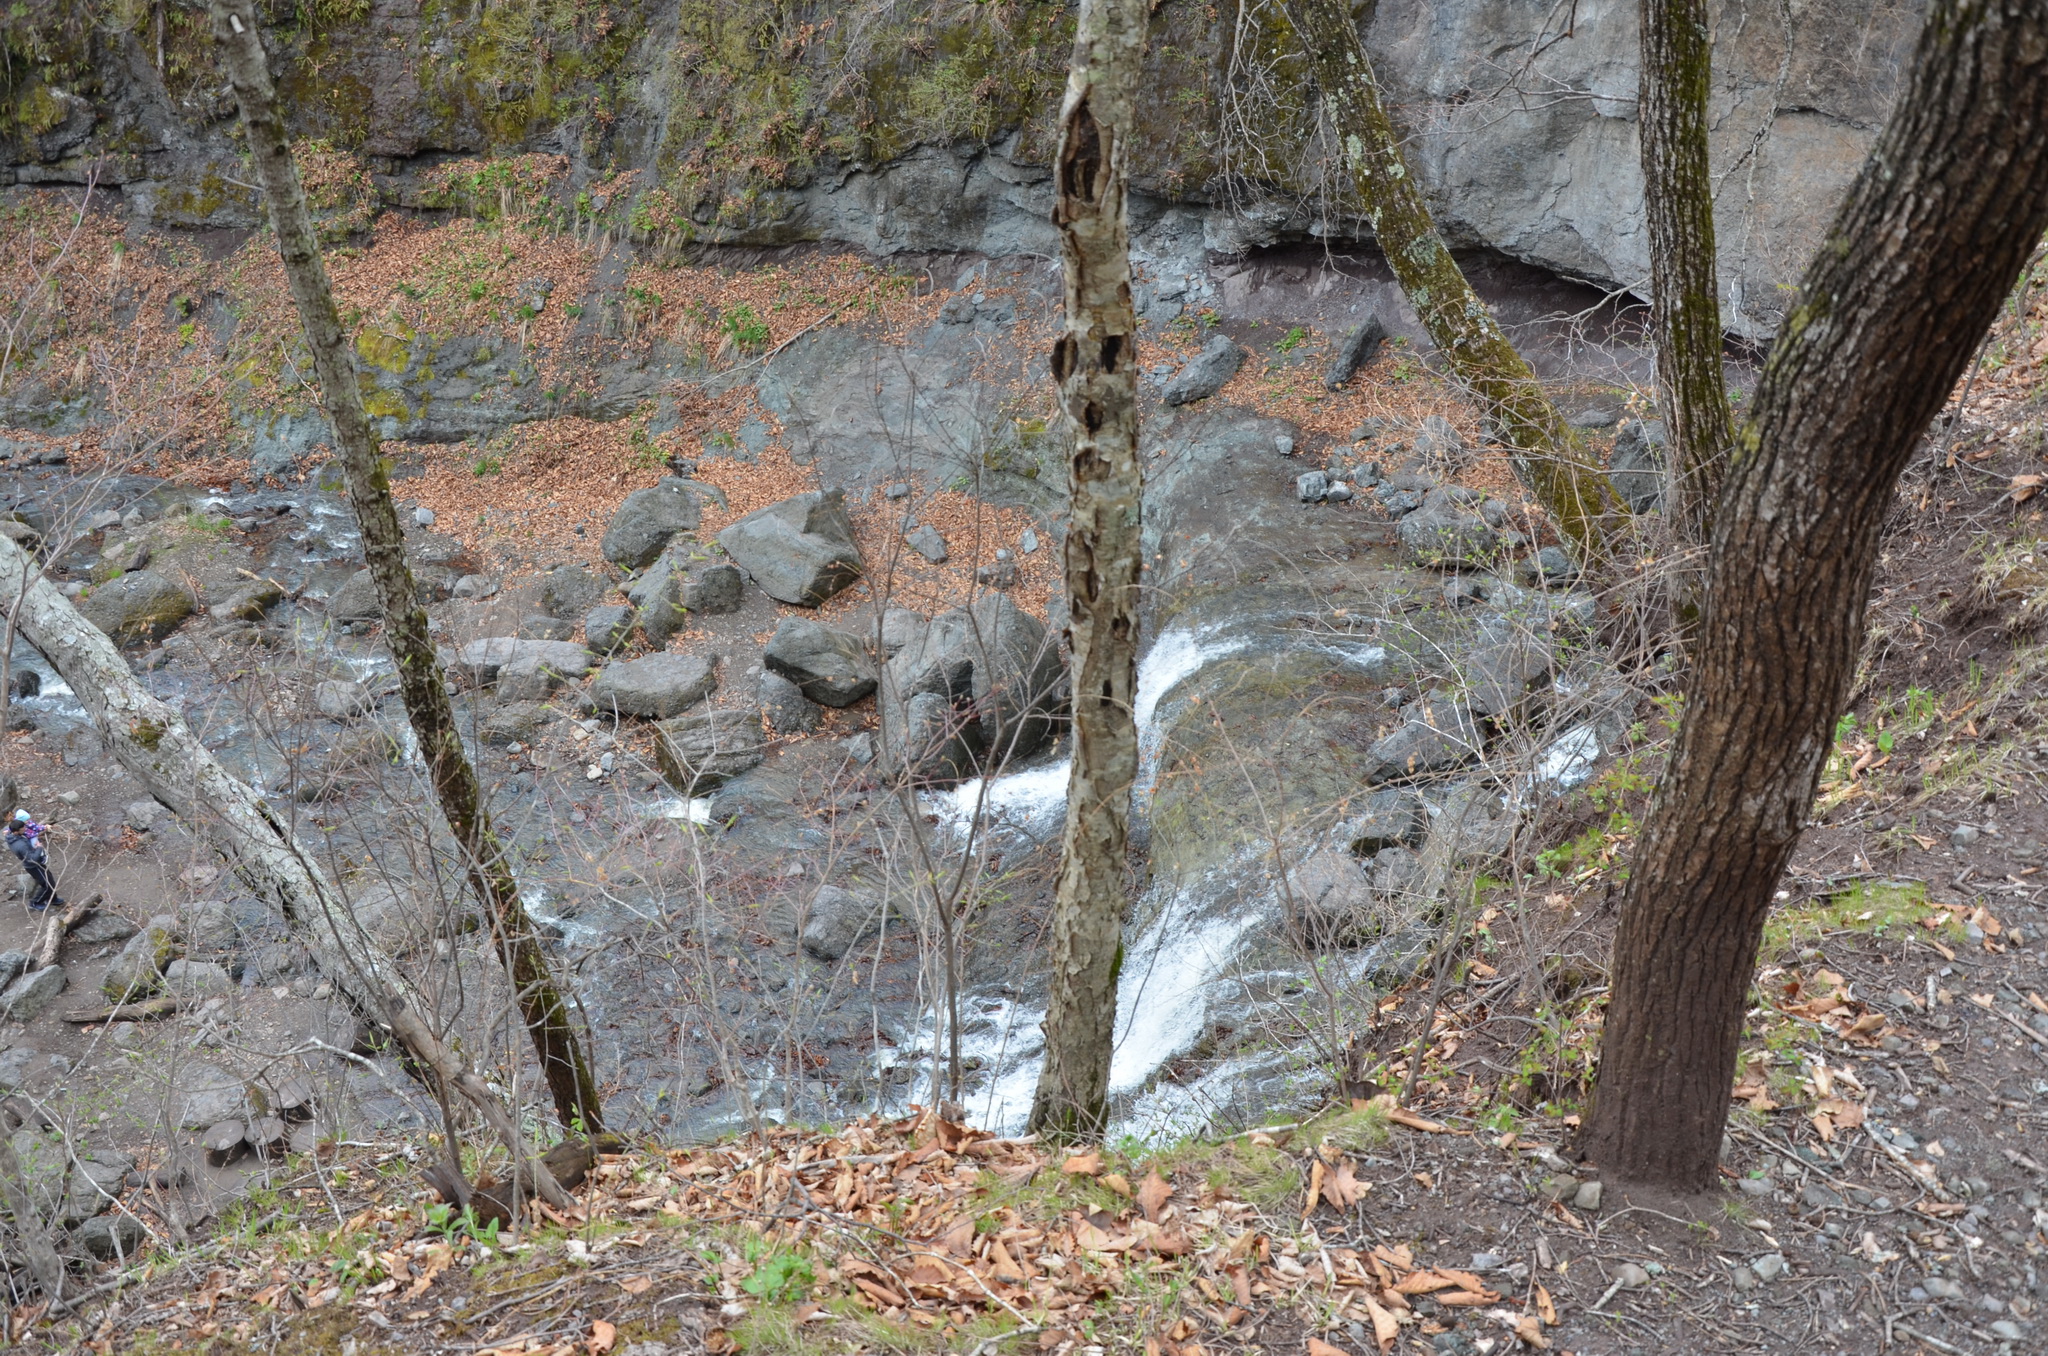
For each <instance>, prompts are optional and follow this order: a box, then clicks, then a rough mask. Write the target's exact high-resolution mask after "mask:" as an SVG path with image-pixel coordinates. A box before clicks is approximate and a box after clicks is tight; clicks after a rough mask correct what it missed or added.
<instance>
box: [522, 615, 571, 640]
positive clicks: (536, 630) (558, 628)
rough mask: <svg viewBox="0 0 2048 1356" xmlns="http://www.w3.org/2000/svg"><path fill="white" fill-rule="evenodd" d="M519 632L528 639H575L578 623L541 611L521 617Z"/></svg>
mask: <svg viewBox="0 0 2048 1356" xmlns="http://www.w3.org/2000/svg"><path fill="white" fill-rule="evenodd" d="M519 634H520V636H521V637H523V638H524V639H527V640H573V639H574V638H575V636H576V623H575V622H573V621H570V620H568V619H567V618H564V617H550V616H548V615H546V614H545V613H539V614H536V615H534V616H531V617H521V618H520V619H519Z"/></svg>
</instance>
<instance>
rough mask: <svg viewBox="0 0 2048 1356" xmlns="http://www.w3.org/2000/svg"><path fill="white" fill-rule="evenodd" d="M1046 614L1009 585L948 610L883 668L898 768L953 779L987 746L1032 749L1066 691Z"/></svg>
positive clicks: (1015, 754) (890, 752)
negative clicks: (1034, 611)
mask: <svg viewBox="0 0 2048 1356" xmlns="http://www.w3.org/2000/svg"><path fill="white" fill-rule="evenodd" d="M1063 677H1064V671H1063V670H1062V668H1061V665H1060V656H1059V648H1058V646H1057V645H1056V644H1055V643H1054V642H1053V640H1052V638H1051V637H1050V636H1049V635H1048V634H1047V632H1046V629H1045V624H1044V623H1043V622H1041V621H1039V620H1038V618H1036V617H1034V616H1032V615H1031V614H1029V613H1028V612H1025V611H1024V610H1023V609H1021V608H1019V607H1018V606H1017V605H1016V604H1015V603H1014V602H1012V601H1011V600H1010V599H1009V597H1008V596H1007V595H1005V594H999V593H997V594H990V595H988V596H986V597H984V598H982V599H981V600H979V601H978V602H976V603H975V605H974V607H973V608H972V609H968V608H955V609H954V610H953V611H951V612H948V613H946V614H944V615H943V616H941V617H939V618H938V619H937V620H936V621H934V622H932V623H931V624H930V625H929V626H927V627H926V628H924V630H923V631H922V632H919V633H917V634H916V635H915V638H914V639H913V640H911V641H910V642H909V643H907V644H905V645H904V647H903V648H902V649H901V650H899V651H898V652H897V654H896V656H895V658H893V659H891V660H890V661H889V662H888V664H887V665H886V666H885V667H884V669H883V678H882V692H883V696H882V700H884V701H886V702H887V703H889V706H890V709H891V711H892V712H894V713H895V715H896V718H895V719H894V720H888V721H885V722H884V731H885V733H886V734H887V736H888V743H887V746H886V747H885V749H884V750H883V752H884V759H885V763H886V765H887V766H888V767H889V769H890V770H891V771H907V772H909V773H910V774H912V775H913V776H915V777H917V778H919V779H921V780H927V781H944V780H955V779H958V778H960V777H964V776H967V775H969V774H970V773H972V772H973V771H974V770H975V767H976V763H977V760H978V759H980V758H981V757H982V756H983V755H984V754H987V753H990V752H1000V753H1001V754H1003V755H1005V756H1007V757H1011V758H1024V757H1029V756H1030V755H1031V754H1033V753H1035V752H1037V751H1038V750H1039V749H1040V748H1042V747H1043V746H1044V744H1045V742H1046V740H1047V739H1048V738H1049V737H1050V736H1051V734H1052V729H1053V722H1054V718H1055V716H1056V714H1057V712H1058V710H1059V707H1060V706H1061V704H1062V702H1063V700H1064V695H1063V692H1062V680H1063Z"/></svg>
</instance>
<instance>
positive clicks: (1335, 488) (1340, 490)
mask: <svg viewBox="0 0 2048 1356" xmlns="http://www.w3.org/2000/svg"><path fill="white" fill-rule="evenodd" d="M1323 498H1324V499H1325V500H1326V501H1328V502H1329V503H1332V504H1341V503H1344V502H1345V501H1346V500H1348V499H1350V498H1351V487H1350V486H1349V485H1346V484H1345V483H1344V482H1343V481H1341V480H1340V481H1338V482H1336V483H1335V484H1334V485H1332V486H1330V488H1329V489H1328V490H1327V491H1326V492H1325V493H1324V495H1323Z"/></svg>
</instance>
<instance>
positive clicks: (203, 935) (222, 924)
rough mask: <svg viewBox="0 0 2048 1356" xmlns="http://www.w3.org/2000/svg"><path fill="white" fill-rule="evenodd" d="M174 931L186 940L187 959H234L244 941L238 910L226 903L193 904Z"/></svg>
mask: <svg viewBox="0 0 2048 1356" xmlns="http://www.w3.org/2000/svg"><path fill="white" fill-rule="evenodd" d="M172 931H173V933H174V935H176V936H178V937H182V938H183V939H184V941H185V951H186V954H187V955H196V956H201V957H209V956H228V955H233V954H234V952H235V949H236V947H238V946H239V945H240V944H241V938H242V930H241V925H240V923H239V922H238V921H237V920H236V917H235V909H234V906H233V905H231V904H229V903H228V902H227V901H226V900H224V899H195V900H193V901H192V902H191V903H190V904H188V905H186V906H185V907H184V908H183V909H181V910H179V912H178V916H177V925H176V926H175V927H174V928H173V929H172ZM173 964H175V962H173ZM168 968H169V967H168V966H167V967H166V971H167V972H168Z"/></svg>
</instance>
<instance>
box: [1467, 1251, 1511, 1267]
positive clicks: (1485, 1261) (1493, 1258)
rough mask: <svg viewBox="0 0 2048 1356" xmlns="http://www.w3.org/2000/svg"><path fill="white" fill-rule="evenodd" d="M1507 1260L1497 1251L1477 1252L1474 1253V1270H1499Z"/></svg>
mask: <svg viewBox="0 0 2048 1356" xmlns="http://www.w3.org/2000/svg"><path fill="white" fill-rule="evenodd" d="M1505 1260H1506V1259H1505V1258H1503V1257H1502V1256H1501V1255H1500V1254H1499V1253H1497V1252H1475V1253H1473V1254H1472V1270H1474V1271H1498V1270H1499V1269H1500V1268H1501V1266H1502V1265H1503V1264H1504V1262H1505Z"/></svg>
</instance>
